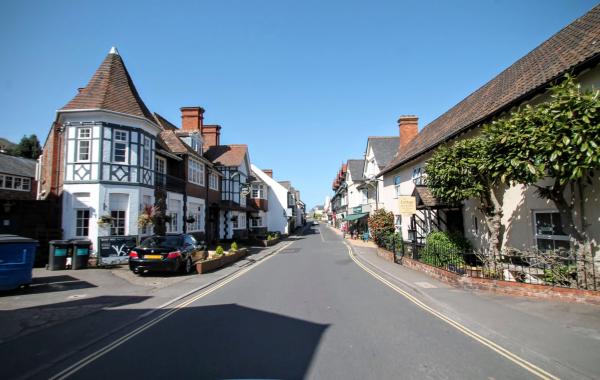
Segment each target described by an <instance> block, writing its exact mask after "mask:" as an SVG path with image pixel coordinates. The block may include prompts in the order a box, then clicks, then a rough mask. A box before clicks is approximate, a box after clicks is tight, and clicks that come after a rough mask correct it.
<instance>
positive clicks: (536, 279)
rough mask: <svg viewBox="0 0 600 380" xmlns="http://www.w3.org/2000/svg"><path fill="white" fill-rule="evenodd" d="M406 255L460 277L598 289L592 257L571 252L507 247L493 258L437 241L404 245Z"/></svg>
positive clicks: (596, 273) (598, 281)
mask: <svg viewBox="0 0 600 380" xmlns="http://www.w3.org/2000/svg"><path fill="white" fill-rule="evenodd" d="M405 248H406V256H407V257H410V258H412V259H413V260H417V261H419V262H422V263H424V264H428V265H431V266H434V267H437V268H441V269H445V270H447V271H449V272H453V273H456V274H459V275H463V276H469V277H475V278H486V279H492V280H502V281H511V282H520V283H527V284H537V285H546V286H557V287H564V288H576V289H586V290H600V276H599V275H598V268H596V265H599V264H600V263H596V262H595V261H594V259H593V258H583V257H580V255H578V254H576V252H573V251H526V252H522V251H516V250H506V251H503V252H502V253H501V254H500V255H498V256H496V257H493V256H490V255H488V254H485V253H480V252H474V251H467V252H465V251H461V250H459V249H456V248H454V247H448V246H447V245H439V244H432V243H429V244H407V245H406V247H403V249H402V251H403V252H404V249H405Z"/></svg>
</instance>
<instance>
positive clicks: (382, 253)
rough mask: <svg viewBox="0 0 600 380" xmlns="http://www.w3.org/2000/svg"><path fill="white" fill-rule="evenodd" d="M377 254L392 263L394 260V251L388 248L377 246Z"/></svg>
mask: <svg viewBox="0 0 600 380" xmlns="http://www.w3.org/2000/svg"><path fill="white" fill-rule="evenodd" d="M377 256H379V257H381V258H382V259H384V260H385V261H389V262H390V263H393V262H394V253H392V252H390V251H388V250H386V249H383V248H379V247H377Z"/></svg>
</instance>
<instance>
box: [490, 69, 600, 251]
mask: <svg viewBox="0 0 600 380" xmlns="http://www.w3.org/2000/svg"><path fill="white" fill-rule="evenodd" d="M550 91H551V97H550V101H548V102H545V103H541V104H539V105H536V106H531V105H527V106H525V107H523V108H521V109H519V110H518V111H517V112H514V113H513V114H512V115H511V116H510V117H508V118H506V119H502V120H498V121H496V122H494V123H492V124H490V125H487V126H486V127H485V128H484V133H485V135H486V136H488V138H489V140H490V147H491V154H492V156H493V157H494V160H490V161H489V162H488V163H487V164H486V165H485V166H486V167H487V168H488V169H489V170H490V171H491V172H492V173H494V175H495V176H499V177H498V178H499V179H500V180H502V181H503V182H507V183H518V184H524V185H531V186H535V187H536V189H537V192H538V194H539V195H540V196H541V197H543V198H546V199H549V200H551V201H552V202H554V204H555V205H556V208H557V210H558V212H559V213H560V217H561V222H562V225H563V226H562V227H563V230H564V231H565V233H567V234H568V235H569V236H570V238H571V243H572V244H573V246H574V247H575V248H576V250H577V252H578V255H584V256H580V258H582V257H583V258H586V257H587V258H590V257H591V243H590V241H589V236H588V235H587V233H586V231H585V229H584V228H578V227H577V226H576V224H575V222H574V217H573V212H572V210H573V208H574V207H575V199H576V198H575V194H576V193H579V200H580V202H584V199H585V198H584V194H583V191H584V187H585V185H586V183H588V182H589V183H591V178H592V176H593V173H594V170H597V169H600V112H599V111H600V93H599V92H598V91H593V92H592V91H583V90H582V89H581V87H580V86H579V85H578V84H577V83H576V82H575V81H574V79H573V78H572V77H571V76H570V75H566V76H565V78H564V80H562V81H561V82H560V83H558V84H556V85H554V86H552V87H551V88H550ZM543 179H548V181H547V183H548V184H544V183H542V182H540V181H541V180H543ZM545 182H546V181H545ZM567 189H570V190H571V191H570V192H569V193H570V194H569V195H568V198H567V192H566V190H567ZM580 206H581V209H582V211H583V204H581V205H580ZM581 218H582V219H581V223H580V224H581V225H584V220H583V216H581Z"/></svg>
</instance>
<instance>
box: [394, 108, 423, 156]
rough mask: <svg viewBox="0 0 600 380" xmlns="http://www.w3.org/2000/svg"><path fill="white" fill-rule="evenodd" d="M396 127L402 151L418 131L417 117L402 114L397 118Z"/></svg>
mask: <svg viewBox="0 0 600 380" xmlns="http://www.w3.org/2000/svg"><path fill="white" fill-rule="evenodd" d="M398 129H399V130H400V146H399V147H398V148H399V151H402V150H403V149H404V148H405V147H406V145H408V143H410V142H411V141H412V140H413V139H414V138H415V136H417V134H418V133H419V118H418V117H417V116H415V115H402V116H400V118H399V119H398Z"/></svg>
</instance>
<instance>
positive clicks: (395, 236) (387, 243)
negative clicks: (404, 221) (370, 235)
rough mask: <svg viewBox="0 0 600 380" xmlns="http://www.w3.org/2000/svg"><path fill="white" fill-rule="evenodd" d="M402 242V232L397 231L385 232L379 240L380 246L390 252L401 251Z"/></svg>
mask: <svg viewBox="0 0 600 380" xmlns="http://www.w3.org/2000/svg"><path fill="white" fill-rule="evenodd" d="M403 244H404V241H403V240H402V234H401V233H399V232H394V233H391V234H387V235H385V236H383V237H382V238H381V240H380V244H378V245H379V246H380V247H382V248H385V249H387V250H388V251H390V252H394V253H397V252H403Z"/></svg>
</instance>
